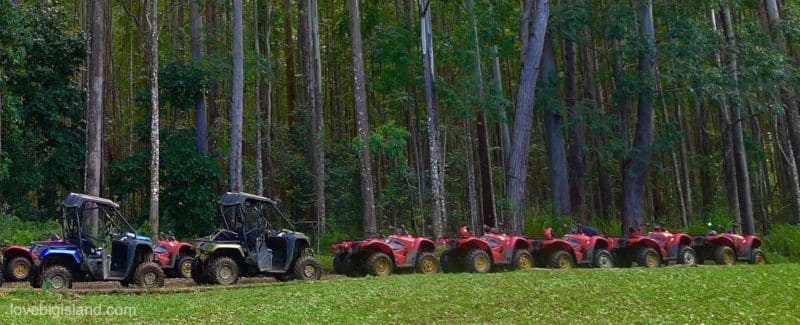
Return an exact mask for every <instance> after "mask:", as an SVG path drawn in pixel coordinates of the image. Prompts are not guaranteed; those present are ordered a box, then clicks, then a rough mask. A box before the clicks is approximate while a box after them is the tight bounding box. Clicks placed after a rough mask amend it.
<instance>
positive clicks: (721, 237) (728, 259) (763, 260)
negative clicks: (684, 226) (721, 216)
mask: <svg viewBox="0 0 800 325" xmlns="http://www.w3.org/2000/svg"><path fill="white" fill-rule="evenodd" d="M708 225H709V227H712V226H713V225H712V224H711V223H709V224H708ZM692 245H693V246H694V249H695V250H696V251H697V257H698V260H697V263H698V264H703V263H705V260H707V259H712V260H713V261H714V263H715V264H723V265H734V264H736V262H737V261H742V262H748V263H750V264H767V256H766V255H765V254H764V252H763V251H762V250H761V248H760V247H761V238H758V237H757V236H754V235H739V234H737V233H736V229H735V225H733V226H732V227H730V228H728V229H726V230H725V231H724V232H723V233H721V234H720V233H717V232H716V231H715V230H713V229H712V230H709V231H708V232H707V233H706V234H705V235H701V236H695V237H694V242H693V243H692Z"/></svg>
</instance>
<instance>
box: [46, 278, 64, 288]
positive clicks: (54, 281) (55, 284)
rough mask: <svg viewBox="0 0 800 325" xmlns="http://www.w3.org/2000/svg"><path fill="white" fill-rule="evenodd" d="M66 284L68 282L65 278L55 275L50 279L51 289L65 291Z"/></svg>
mask: <svg viewBox="0 0 800 325" xmlns="http://www.w3.org/2000/svg"><path fill="white" fill-rule="evenodd" d="M66 282H67V281H66V280H65V279H64V277H63V276H60V275H55V276H53V277H51V278H50V288H53V289H63V288H64V287H65V284H66Z"/></svg>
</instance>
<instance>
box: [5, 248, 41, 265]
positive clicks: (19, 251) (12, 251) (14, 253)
mask: <svg viewBox="0 0 800 325" xmlns="http://www.w3.org/2000/svg"><path fill="white" fill-rule="evenodd" d="M2 254H3V258H5V259H6V260H9V259H12V258H14V257H18V256H24V257H26V258H28V259H30V260H31V261H35V260H36V259H37V257H36V256H34V255H33V253H32V252H31V250H30V249H29V248H27V247H25V246H8V247H4V248H3V250H2Z"/></svg>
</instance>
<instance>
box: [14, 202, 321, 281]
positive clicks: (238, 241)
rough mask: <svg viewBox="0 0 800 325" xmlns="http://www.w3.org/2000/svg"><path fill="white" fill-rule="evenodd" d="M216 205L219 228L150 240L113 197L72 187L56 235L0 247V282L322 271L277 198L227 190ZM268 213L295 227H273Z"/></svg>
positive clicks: (301, 275)
mask: <svg viewBox="0 0 800 325" xmlns="http://www.w3.org/2000/svg"><path fill="white" fill-rule="evenodd" d="M218 206H219V209H218V212H217V217H218V225H219V228H218V229H217V230H216V231H215V232H214V233H213V234H211V235H209V236H206V237H203V238H199V239H197V240H195V242H194V245H192V244H189V243H185V242H180V241H177V240H176V239H175V238H174V237H173V236H170V235H167V236H162V237H164V238H163V240H160V241H157V242H154V241H153V239H151V238H150V237H147V236H142V235H139V234H137V233H136V230H135V228H134V227H132V226H131V225H130V223H128V221H127V219H126V218H124V217H123V216H122V214H121V213H120V210H119V205H118V204H117V203H115V202H113V201H111V200H108V199H104V198H100V197H96V196H91V195H85V194H75V193H72V194H70V195H68V196H67V198H66V199H65V200H64V202H63V203H62V206H61V209H62V217H61V220H60V221H61V225H62V233H61V236H58V235H52V236H51V238H50V239H49V240H48V241H43V242H36V243H32V244H31V245H29V246H8V247H4V248H2V251H1V253H2V254H0V265H2V267H0V283H2V282H3V280H8V281H26V280H27V281H30V284H31V286H32V287H34V288H49V289H53V290H60V289H69V288H72V286H73V283H74V282H82V281H84V282H91V281H118V282H119V283H121V284H122V285H123V286H129V285H136V286H138V287H142V288H157V287H161V286H163V285H164V278H165V275H170V276H173V277H187V278H189V277H190V278H192V279H193V280H194V281H195V282H196V283H198V284H221V285H231V284H235V283H237V282H238V280H239V278H240V277H241V276H250V275H267V276H273V277H275V278H277V279H279V280H281V281H288V280H291V279H302V280H317V279H319V278H320V276H321V274H322V268H321V267H320V264H319V263H318V262H317V261H316V259H315V258H314V256H313V251H311V250H310V249H309V246H310V245H309V240H308V237H307V236H305V235H304V234H302V233H300V232H296V231H294V230H293V226H292V225H291V222H290V221H289V220H288V219H287V218H286V216H285V215H284V214H283V213H282V212H281V211H280V210H279V209H278V208H277V202H275V201H273V200H271V199H269V198H265V197H262V196H258V195H252V194H247V193H226V194H224V195H222V197H221V198H220V201H219V205H218ZM269 216H273V217H275V218H278V219H279V220H278V222H280V223H282V224H283V223H285V224H288V227H289V228H292V229H291V230H290V229H284V228H280V227H275V225H274V224H272V223H271V222H270V220H268V217H269ZM92 220H97V222H98V224H99V226H98V227H97V230H90V229H93V228H94V227H90V225H92V224H93V222H92ZM273 221H274V220H273Z"/></svg>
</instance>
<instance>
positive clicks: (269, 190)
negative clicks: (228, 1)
mask: <svg viewBox="0 0 800 325" xmlns="http://www.w3.org/2000/svg"><path fill="white" fill-rule="evenodd" d="M271 1H272V0H266V3H265V7H266V9H265V10H266V13H265V20H266V24H265V26H264V47H265V50H264V52H265V55H264V56H265V59H266V60H267V62H269V64H270V68H269V72H270V73H269V77H268V78H267V90H266V94H267V96H266V101H267V103H266V104H267V105H266V106H267V107H266V113H265V114H264V116H265V117H266V119H267V120H266V123H265V126H264V127H265V130H264V134H265V136H264V138H265V140H266V148H265V150H266V161H265V162H264V163H265V164H266V166H265V168H266V172H267V183H266V186H265V187H266V189H265V193H266V194H267V195H268V196H272V195H273V191H274V181H275V169H274V165H273V162H272V110H273V107H272V106H273V102H272V92H273V89H272V87H273V83H272V80H273V79H274V78H276V74H275V65H274V64H272V43H271V39H272V3H271ZM275 3H277V0H275Z"/></svg>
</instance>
